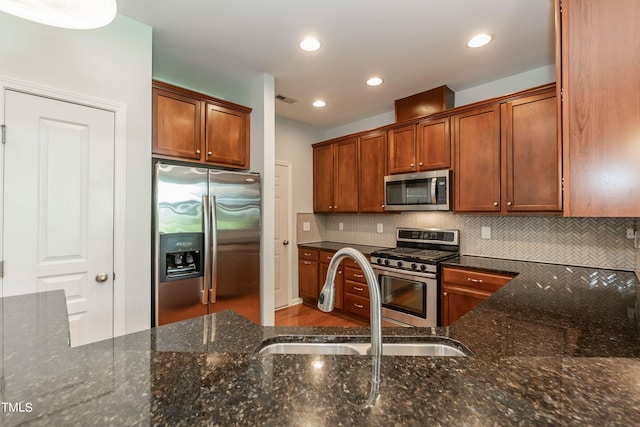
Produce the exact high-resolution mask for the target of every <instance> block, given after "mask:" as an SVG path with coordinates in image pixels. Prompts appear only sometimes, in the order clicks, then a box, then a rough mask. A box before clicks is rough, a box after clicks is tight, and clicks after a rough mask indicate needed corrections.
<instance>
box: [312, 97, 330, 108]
mask: <svg viewBox="0 0 640 427" xmlns="http://www.w3.org/2000/svg"><path fill="white" fill-rule="evenodd" d="M325 105H327V103H326V102H324V101H323V100H321V99H318V100H317V101H313V106H314V107H317V108H322V107H324V106H325Z"/></svg>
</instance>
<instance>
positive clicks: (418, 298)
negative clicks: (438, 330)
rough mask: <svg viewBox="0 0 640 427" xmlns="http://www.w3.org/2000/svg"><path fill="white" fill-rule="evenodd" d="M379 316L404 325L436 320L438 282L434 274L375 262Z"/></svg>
mask: <svg viewBox="0 0 640 427" xmlns="http://www.w3.org/2000/svg"><path fill="white" fill-rule="evenodd" d="M374 271H375V273H376V276H377V279H378V283H379V285H380V299H381V303H382V317H383V318H385V319H389V320H391V321H392V322H395V323H400V324H403V325H406V326H419V327H428V326H432V327H435V326H437V323H438V282H437V280H436V276H435V275H434V274H429V273H418V272H415V273H414V272H405V271H402V270H395V269H392V268H386V267H380V266H375V267H374Z"/></svg>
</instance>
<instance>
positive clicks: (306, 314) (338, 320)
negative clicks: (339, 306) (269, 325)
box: [275, 304, 369, 326]
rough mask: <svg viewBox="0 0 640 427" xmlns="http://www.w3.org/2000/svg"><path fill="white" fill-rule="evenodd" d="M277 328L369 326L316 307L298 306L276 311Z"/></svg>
mask: <svg viewBox="0 0 640 427" xmlns="http://www.w3.org/2000/svg"><path fill="white" fill-rule="evenodd" d="M275 323H276V326H368V325H369V324H368V323H367V322H362V321H358V320H356V319H351V318H348V317H346V316H344V315H341V314H339V313H325V312H323V311H320V310H318V309H317V308H315V307H310V306H308V305H304V304H298V305H294V306H291V307H286V308H283V309H281V310H278V311H276V317H275Z"/></svg>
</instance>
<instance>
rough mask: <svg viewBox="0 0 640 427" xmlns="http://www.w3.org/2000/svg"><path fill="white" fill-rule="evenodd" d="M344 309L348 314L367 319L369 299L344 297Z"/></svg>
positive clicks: (353, 296)
mask: <svg viewBox="0 0 640 427" xmlns="http://www.w3.org/2000/svg"><path fill="white" fill-rule="evenodd" d="M344 302H345V304H344V309H345V310H346V311H348V312H349V313H353V314H355V315H358V316H362V317H367V318H368V317H369V299H368V298H362V297H359V296H356V295H351V294H345V295H344Z"/></svg>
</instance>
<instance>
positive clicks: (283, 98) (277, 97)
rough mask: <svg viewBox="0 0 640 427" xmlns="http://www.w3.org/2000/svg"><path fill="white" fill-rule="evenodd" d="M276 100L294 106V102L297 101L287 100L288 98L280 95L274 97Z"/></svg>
mask: <svg viewBox="0 0 640 427" xmlns="http://www.w3.org/2000/svg"><path fill="white" fill-rule="evenodd" d="M276 99H277V100H278V101H282V102H286V103H287V104H295V103H296V102H298V100H297V99H293V98H289V97H288V96H284V95H280V94H278V95H276Z"/></svg>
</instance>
